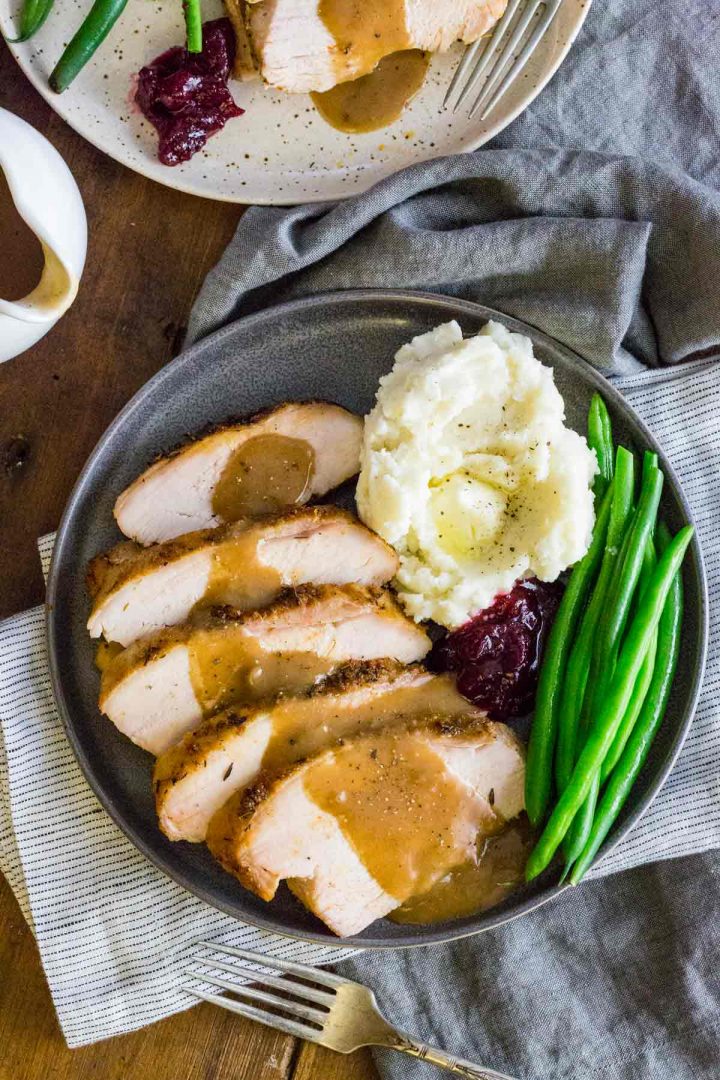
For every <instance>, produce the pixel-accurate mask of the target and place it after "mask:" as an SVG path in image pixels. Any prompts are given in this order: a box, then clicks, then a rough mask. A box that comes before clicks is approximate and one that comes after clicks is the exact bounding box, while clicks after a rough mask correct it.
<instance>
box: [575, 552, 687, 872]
mask: <svg viewBox="0 0 720 1080" xmlns="http://www.w3.org/2000/svg"><path fill="white" fill-rule="evenodd" d="M666 546H667V545H666ZM656 562H657V557H656V555H655V545H654V544H653V543H652V542H651V543H649V544H648V546H647V549H646V554H645V562H644V564H643V569H642V573H641V575H640V581H639V583H638V593H639V595H640V596H642V594H643V592H644V591H645V589H646V588H647V583H648V581H649V579H650V574H651V573H652V571H653V569H654V567H655V564H656ZM657 638H658V634H657V631H656V633H655V636H654V638H653V640H652V642H651V643H650V648H649V649H648V654H647V656H646V657H645V660H644V662H643V666H642V668H641V669H640V674H639V676H638V681H637V685H636V687H635V689H634V690H633V696H632V698H631V700H630V704H629V705H628V708H627V712H626V713H625V715H624V717H623V721H622V724H621V725H620V728H619V730H618V733H617V735H616V736H615V742H614V743H613V744H612V746H611V747H610V750H609V752H608V756H607V757H606V758H605V760H604V761H603V763H602V769H601V770H600V783H601V784H604V783H605V781H606V780H607V778H608V776H609V775H610V773H611V772H612V770H613V769H614V768H615V765H616V764H617V762H618V759H619V758H620V755H621V754H622V752H623V750H624V748H625V744H626V743H627V741H628V739H629V738H630V732H631V731H632V729H633V728H634V726H635V724H636V722H637V718H638V716H639V715H640V710H641V709H642V706H643V702H644V701H645V698H646V696H647V693H648V690H649V688H650V683H651V681H652V677H653V672H654V670H655V656H656V653H657ZM588 835H589V834H588ZM586 843H587V838H586ZM578 854H579V852H578Z"/></svg>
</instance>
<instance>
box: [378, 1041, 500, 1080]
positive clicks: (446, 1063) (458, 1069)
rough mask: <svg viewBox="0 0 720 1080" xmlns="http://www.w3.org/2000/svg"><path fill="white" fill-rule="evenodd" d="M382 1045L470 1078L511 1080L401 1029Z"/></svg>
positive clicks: (475, 1079)
mask: <svg viewBox="0 0 720 1080" xmlns="http://www.w3.org/2000/svg"><path fill="white" fill-rule="evenodd" d="M383 1046H388V1047H390V1049H391V1050H400V1051H401V1052H402V1053H403V1054H411V1055H412V1057H416V1058H418V1059H419V1060H420V1061H429V1062H430V1063H431V1064H432V1065H439V1066H440V1068H441V1069H447V1071H448V1072H452V1073H456V1074H457V1075H458V1076H468V1077H471V1078H472V1080H513V1077H512V1076H508V1075H507V1074H506V1073H499V1072H496V1071H495V1069H486V1068H484V1067H483V1066H482V1065H474V1064H473V1062H472V1061H466V1060H465V1059H464V1058H459V1057H456V1056H455V1054H448V1053H447V1052H446V1051H445V1050H440V1049H439V1047H436V1046H429V1045H428V1043H424V1042H420V1040H419V1039H415V1038H414V1037H413V1036H412V1035H406V1034H405V1032H403V1031H396V1032H394V1034H393V1035H392V1036H390V1038H389V1039H387V1041H385V1040H383Z"/></svg>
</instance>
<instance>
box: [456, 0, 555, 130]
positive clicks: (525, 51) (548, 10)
mask: <svg viewBox="0 0 720 1080" xmlns="http://www.w3.org/2000/svg"><path fill="white" fill-rule="evenodd" d="M559 7H560V0H554V2H552V3H546V4H545V11H544V12H543V14H542V15H541V17H540V19H539V20H538V24H537V26H536V27H535V29H534V30H533V32H532V33H531V34H530V36H529V38H528V40H527V41H526V42H525V44H524V45H523V47H522V49H521V51H520V53H519V55H518V57H517V58H516V60H515V62H514V63H513V64H512V65H511V66H510V68H509V69H508V70H507V72H506V73H505V74H504V76H503V77H502V78H501V81H500V83H499V85H497V86H496V87H491V86H485V88H484V89H483V92H482V94H480V96H479V97H478V99H477V101H476V102H475V104H474V105H473V107H472V109H471V110H470V113H469V115H470V116H471V117H472V116H474V115H475V113H476V112H477V110H478V108H479V107H480V106H481V105H482V113H481V114H480V117H481V119H484V118H485V117H486V116H487V114H488V113H489V112H490V110H491V109H493V108H494V107H495V105H496V104H497V102H498V101H499V99H500V98H501V97H502V95H503V94H504V93H505V92H506V90H507V89H508V88H509V87H510V86H512V84H513V83H514V82H515V80H516V79H517V77H518V75H519V74H520V72H521V71H522V70H523V68H524V67H525V65H526V64H527V62H528V60H529V59H530V57H531V56H532V54H533V53H534V52H535V49H536V48H537V45H538V43H539V42H540V41H541V39H542V38H543V37H544V36H545V34H546V33H547V29H548V27H549V26H550V23H551V22H552V21H553V19H554V18H555V16H556V14H557V11H558V8H559ZM529 21H530V20H528V22H529ZM493 81H494V80H493ZM488 94H490V97H489V98H488ZM483 102H484V103H483Z"/></svg>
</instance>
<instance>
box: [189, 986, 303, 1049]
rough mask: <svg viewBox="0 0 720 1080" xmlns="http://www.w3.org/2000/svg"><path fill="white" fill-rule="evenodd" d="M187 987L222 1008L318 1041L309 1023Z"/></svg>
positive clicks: (298, 1036) (287, 1033)
mask: <svg viewBox="0 0 720 1080" xmlns="http://www.w3.org/2000/svg"><path fill="white" fill-rule="evenodd" d="M185 989H186V990H187V991H188V993H190V994H193V995H194V997H197V998H201V999H202V1000H203V1001H209V1002H210V1004H211V1005H219V1006H220V1008H221V1009H227V1010H228V1011H229V1012H234V1013H238V1014H239V1015H240V1016H245V1017H247V1019H248V1020H257V1021H258V1023H259V1024H265V1025H266V1026H267V1027H271V1028H275V1029H276V1030H277V1031H284V1032H285V1034H286V1035H295V1036H296V1037H297V1038H298V1039H306V1040H307V1041H308V1042H318V1037H319V1035H320V1032H319V1031H318V1030H317V1028H313V1027H310V1026H309V1024H299V1023H297V1022H296V1021H294V1020H287V1019H286V1018H285V1017H284V1016H275V1015H273V1014H272V1013H268V1012H265V1010H264V1009H256V1008H254V1006H252V1005H245V1004H244V1003H243V1002H241V1001H235V1000H234V999H233V998H228V997H225V995H224V994H206V993H205V991H204V990H195V989H194V988H190V987H185Z"/></svg>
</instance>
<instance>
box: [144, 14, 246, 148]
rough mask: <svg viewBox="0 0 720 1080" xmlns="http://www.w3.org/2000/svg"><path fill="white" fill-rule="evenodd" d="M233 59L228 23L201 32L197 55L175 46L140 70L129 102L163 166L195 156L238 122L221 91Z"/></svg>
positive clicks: (229, 100)
mask: <svg viewBox="0 0 720 1080" xmlns="http://www.w3.org/2000/svg"><path fill="white" fill-rule="evenodd" d="M234 59H235V35H234V34H233V29H232V26H231V25H230V21H229V19H215V21H214V22H207V23H205V25H204V26H203V50H202V52H200V53H189V52H188V51H187V49H186V48H185V47H184V46H182V45H178V46H176V47H175V48H173V49H168V50H167V52H164V53H162V55H161V56H158V57H156V59H155V60H153V61H152V63H151V64H148V65H147V67H144V68H142V70H141V71H140V74H139V75H138V80H137V89H136V91H135V101H136V102H137V104H138V106H139V108H140V109H141V111H142V112H143V113H144V114H145V116H146V117H147V118H148V120H149V121H150V123H151V124H152V125H153V127H155V128H156V129H157V133H158V135H159V144H158V157H159V158H160V161H161V162H162V163H163V165H179V164H180V162H181V161H189V160H190V158H191V157H192V156H193V154H196V153H197V151H198V150H201V149H202V148H203V146H204V145H205V143H206V142H207V140H208V139H209V138H210V136H211V135H214V134H215V132H216V131H220V129H221V128H223V127H224V126H225V123H226V121H227V120H231V119H232V117H233V116H242V114H243V112H244V111H245V110H244V109H241V108H239V107H238V106H237V105H236V104H235V102H234V101H233V99H232V96H231V94H230V91H229V90H228V88H227V80H228V75H229V74H230V70H231V68H232V65H233V61H234Z"/></svg>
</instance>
